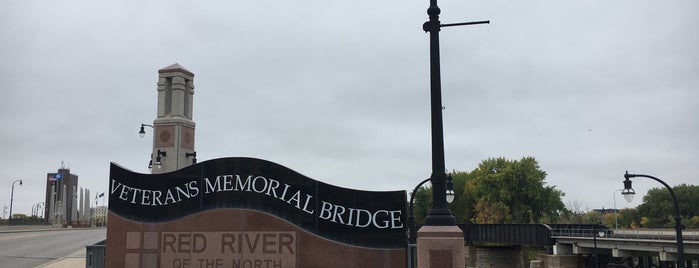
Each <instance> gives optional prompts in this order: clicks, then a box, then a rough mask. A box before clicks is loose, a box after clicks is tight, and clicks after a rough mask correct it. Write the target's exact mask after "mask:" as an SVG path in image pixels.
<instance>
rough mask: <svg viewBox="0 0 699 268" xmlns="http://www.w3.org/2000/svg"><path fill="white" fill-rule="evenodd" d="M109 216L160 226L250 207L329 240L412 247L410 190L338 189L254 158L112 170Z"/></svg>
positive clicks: (373, 245)
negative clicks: (157, 169)
mask: <svg viewBox="0 0 699 268" xmlns="http://www.w3.org/2000/svg"><path fill="white" fill-rule="evenodd" d="M109 188H110V190H109V210H110V212H112V213H115V214H117V215H119V216H121V217H124V218H126V219H129V220H133V221H137V222H147V223H157V222H167V221H172V220H177V219H179V218H182V217H184V216H188V215H192V214H196V213H198V212H201V211H206V210H213V209H225V208H236V209H249V210H256V211H261V212H264V213H268V214H271V215H274V216H276V217H279V218H281V219H284V220H286V221H288V222H290V223H292V224H294V225H296V226H299V227H300V228H302V229H305V230H307V231H309V232H312V233H315V234H317V235H319V236H322V237H325V238H327V239H330V240H333V241H337V242H341V243H346V244H350V245H356V246H363V247H371V248H403V247H405V245H406V244H405V243H406V242H405V241H406V239H405V237H406V233H405V228H404V227H405V226H404V219H405V215H403V212H404V211H405V205H406V192H405V191H391V192H374V191H360V190H354V189H347V188H342V187H337V186H333V185H330V184H326V183H323V182H319V181H316V180H313V179H311V178H308V177H305V176H303V175H301V174H299V173H297V172H295V171H293V170H291V169H289V168H286V167H284V166H282V165H279V164H276V163H273V162H269V161H266V160H261V159H255V158H242V157H232V158H219V159H214V160H209V161H205V162H201V163H198V164H196V165H192V166H188V167H186V168H183V169H180V170H177V171H174V172H170V173H163V174H141V173H135V172H132V171H130V170H127V169H124V168H122V167H120V166H118V165H116V164H114V163H112V164H111V167H110V179H109ZM212 220H215V219H212Z"/></svg>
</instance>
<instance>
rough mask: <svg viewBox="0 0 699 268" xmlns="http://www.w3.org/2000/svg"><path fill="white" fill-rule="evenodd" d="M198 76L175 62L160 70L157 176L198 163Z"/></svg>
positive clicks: (154, 163) (155, 147) (155, 127)
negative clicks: (195, 103) (195, 109)
mask: <svg viewBox="0 0 699 268" xmlns="http://www.w3.org/2000/svg"><path fill="white" fill-rule="evenodd" d="M193 98H194V74H193V73H192V72H190V71H189V70H187V69H185V68H184V67H182V66H181V65H179V64H177V63H175V64H172V65H170V66H167V67H165V68H162V69H160V70H158V116H157V118H156V119H155V120H154V121H153V155H152V158H151V161H152V169H151V172H152V173H153V174H158V173H165V172H170V171H175V170H178V169H181V168H184V167H186V166H189V165H192V164H195V163H196V161H197V160H196V157H197V154H196V151H195V150H194V128H195V126H196V124H195V123H194V121H192V109H193Z"/></svg>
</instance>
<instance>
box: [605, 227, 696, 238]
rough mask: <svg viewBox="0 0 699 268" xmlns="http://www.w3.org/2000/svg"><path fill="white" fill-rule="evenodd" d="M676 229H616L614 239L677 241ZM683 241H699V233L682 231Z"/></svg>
mask: <svg viewBox="0 0 699 268" xmlns="http://www.w3.org/2000/svg"><path fill="white" fill-rule="evenodd" d="M676 235H677V234H676V233H675V230H674V229H615V230H614V233H613V236H612V237H614V238H628V239H646V240H676ZM682 240H684V241H699V231H697V230H685V231H682Z"/></svg>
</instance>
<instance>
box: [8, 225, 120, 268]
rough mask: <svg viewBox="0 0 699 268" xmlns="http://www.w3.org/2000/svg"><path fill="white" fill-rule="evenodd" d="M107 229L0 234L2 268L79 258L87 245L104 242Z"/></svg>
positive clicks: (15, 267) (24, 267)
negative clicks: (76, 256)
mask: <svg viewBox="0 0 699 268" xmlns="http://www.w3.org/2000/svg"><path fill="white" fill-rule="evenodd" d="M106 234H107V229H105V228H99V229H64V230H51V231H30V232H2V233H0V264H2V267H14V268H32V267H36V266H39V265H42V264H45V263H48V262H51V261H54V260H57V259H60V258H63V257H67V256H71V255H76V253H79V252H80V251H81V250H82V254H83V255H84V251H85V246H86V245H88V244H92V243H95V242H97V241H100V240H103V239H105V237H106Z"/></svg>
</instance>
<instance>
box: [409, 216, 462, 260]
mask: <svg viewBox="0 0 699 268" xmlns="http://www.w3.org/2000/svg"><path fill="white" fill-rule="evenodd" d="M417 260H418V262H417V267H418V268H461V267H464V266H465V265H466V264H465V261H464V233H463V232H462V231H461V229H460V228H459V227H458V226H423V227H422V228H420V230H418V231H417Z"/></svg>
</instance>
